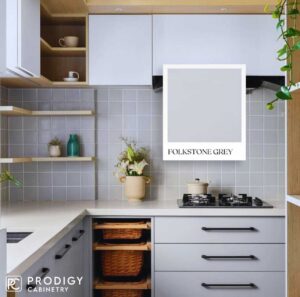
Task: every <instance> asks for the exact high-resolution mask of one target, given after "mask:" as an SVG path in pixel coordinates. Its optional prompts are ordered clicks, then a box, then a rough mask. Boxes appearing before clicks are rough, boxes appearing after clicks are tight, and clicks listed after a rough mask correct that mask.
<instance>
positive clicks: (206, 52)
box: [153, 15, 282, 75]
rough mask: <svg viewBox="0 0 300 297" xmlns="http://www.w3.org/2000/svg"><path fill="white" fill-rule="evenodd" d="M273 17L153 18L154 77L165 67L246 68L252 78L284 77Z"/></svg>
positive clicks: (193, 16)
mask: <svg viewBox="0 0 300 297" xmlns="http://www.w3.org/2000/svg"><path fill="white" fill-rule="evenodd" d="M275 26H276V21H275V20H274V19H272V18H271V17H270V16H269V15H155V16H153V74H154V75H162V67H163V64H246V66H247V74H248V75H282V73H281V72H280V69H279V68H280V62H278V61H277V60H276V51H277V50H278V49H279V48H281V43H282V41H281V40H280V41H278V32H277V30H276V28H275Z"/></svg>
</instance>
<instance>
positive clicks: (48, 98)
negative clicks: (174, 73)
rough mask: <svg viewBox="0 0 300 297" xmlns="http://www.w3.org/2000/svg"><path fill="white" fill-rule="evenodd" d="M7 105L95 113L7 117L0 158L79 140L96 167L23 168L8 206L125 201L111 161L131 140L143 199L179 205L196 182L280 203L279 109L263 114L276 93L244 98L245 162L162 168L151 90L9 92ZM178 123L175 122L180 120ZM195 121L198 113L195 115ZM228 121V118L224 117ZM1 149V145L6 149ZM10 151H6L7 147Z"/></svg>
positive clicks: (157, 106)
mask: <svg viewBox="0 0 300 297" xmlns="http://www.w3.org/2000/svg"><path fill="white" fill-rule="evenodd" d="M4 92H6V93H7V96H4V97H3V98H6V97H8V101H9V104H12V105H16V106H20V107H24V108H30V109H40V110H46V109H53V110H55V109H57V110H61V109H94V108H95V109H96V113H97V115H96V117H95V118H94V117H40V118H38V117H10V118H8V120H7V123H8V129H9V132H8V133H7V127H5V124H3V121H2V128H1V131H4V134H5V133H6V134H8V140H7V141H6V140H5V137H1V140H2V145H1V148H2V156H3V155H4V154H3V152H6V150H7V147H8V148H9V149H8V153H9V155H10V156H22V155H25V156H33V155H34V156H35V155H37V156H45V155H47V143H48V141H49V139H51V138H52V137H54V136H58V137H59V138H61V139H63V140H64V141H65V143H66V142H67V140H68V134H70V133H71V132H72V133H77V134H79V135H80V137H81V142H82V151H83V154H84V155H96V157H97V162H95V164H94V163H92V162H91V163H54V162H53V163H28V164H26V163H25V164H16V165H13V166H10V169H11V170H12V171H13V172H14V174H15V175H16V176H17V177H19V178H20V179H21V180H23V182H24V185H23V187H22V188H21V189H17V188H15V187H12V186H10V188H9V189H10V191H9V199H11V200H79V199H100V200H109V199H115V200H118V199H125V197H124V190H123V186H122V185H121V184H120V183H119V182H118V180H117V179H116V178H115V177H114V175H113V172H114V165H115V163H116V158H117V156H118V154H119V153H120V152H121V150H122V149H123V148H124V146H123V144H122V142H121V139H120V137H121V136H124V137H129V138H132V139H134V140H136V141H137V142H138V144H139V145H141V146H147V147H149V148H150V150H151V166H150V167H149V168H148V173H149V175H150V176H151V177H152V182H151V185H150V186H149V187H148V191H147V198H148V199H178V198H179V197H181V195H182V193H184V192H185V191H186V184H187V183H188V182H189V181H191V180H193V179H194V178H196V177H199V178H200V179H202V180H208V181H210V183H211V184H210V188H209V189H210V191H211V192H213V193H217V192H233V193H243V192H247V193H250V194H251V195H255V196H259V197H261V198H264V199H267V200H268V199H269V200H274V199H277V200H281V199H284V193H285V189H284V181H285V176H284V166H285V165H284V164H285V152H284V149H285V144H284V142H285V139H284V137H285V136H284V135H285V133H284V125H285V117H284V114H285V113H284V104H282V103H279V104H278V106H277V107H276V109H275V110H273V111H268V110H266V109H265V104H266V102H267V101H268V100H269V99H270V98H271V99H272V98H273V96H274V93H273V92H272V91H269V90H267V89H259V90H255V91H254V92H253V93H252V94H249V95H248V96H247V161H237V162H232V161H224V162H203V161H195V162H190V161H188V162H170V161H168V162H164V161H162V93H155V92H153V91H152V89H151V87H98V88H96V89H9V90H6V89H5V91H4ZM178 116H179V117H180V115H178ZM199 116H201V112H199ZM228 116H230V115H228ZM5 141H6V142H5ZM6 144H8V146H7V145H6Z"/></svg>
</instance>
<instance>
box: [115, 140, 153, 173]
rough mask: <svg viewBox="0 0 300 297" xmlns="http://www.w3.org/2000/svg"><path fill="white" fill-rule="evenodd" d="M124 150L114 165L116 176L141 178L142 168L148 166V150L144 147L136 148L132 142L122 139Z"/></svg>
mask: <svg viewBox="0 0 300 297" xmlns="http://www.w3.org/2000/svg"><path fill="white" fill-rule="evenodd" d="M122 140H123V142H124V143H125V145H126V149H125V150H124V151H123V152H122V153H121V154H120V156H119V158H118V163H117V164H116V166H115V167H116V168H117V171H118V172H116V174H115V175H116V176H117V177H120V176H126V175H129V176H141V175H143V170H144V168H145V167H146V166H147V165H148V163H149V161H148V159H149V150H148V149H147V148H145V147H140V148H137V145H136V143H135V142H134V141H130V140H128V139H127V138H122Z"/></svg>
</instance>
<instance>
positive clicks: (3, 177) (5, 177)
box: [0, 170, 22, 188]
mask: <svg viewBox="0 0 300 297" xmlns="http://www.w3.org/2000/svg"><path fill="white" fill-rule="evenodd" d="M6 181H8V182H11V183H13V184H14V185H15V186H16V187H18V188H19V187H21V186H22V182H21V181H19V180H18V179H16V178H15V177H14V176H13V175H12V174H11V173H10V172H9V171H8V170H5V171H3V172H1V173H0V183H4V182H6Z"/></svg>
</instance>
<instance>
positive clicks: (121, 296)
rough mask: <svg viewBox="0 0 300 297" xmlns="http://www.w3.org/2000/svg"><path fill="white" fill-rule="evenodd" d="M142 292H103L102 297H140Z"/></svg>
mask: <svg viewBox="0 0 300 297" xmlns="http://www.w3.org/2000/svg"><path fill="white" fill-rule="evenodd" d="M142 296H143V290H104V291H103V293H102V297H142Z"/></svg>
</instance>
